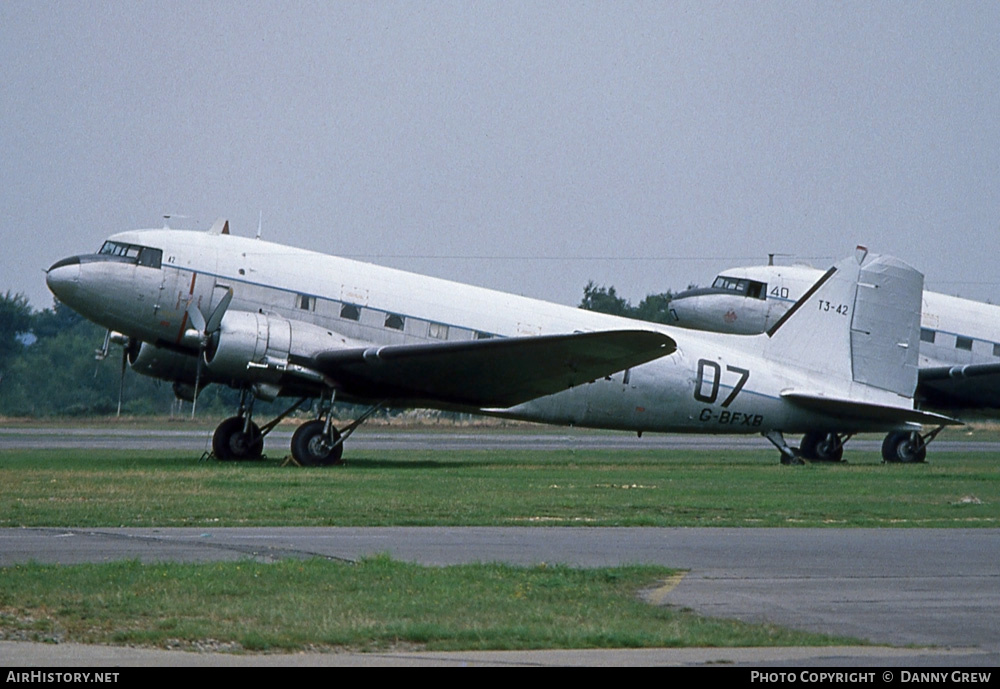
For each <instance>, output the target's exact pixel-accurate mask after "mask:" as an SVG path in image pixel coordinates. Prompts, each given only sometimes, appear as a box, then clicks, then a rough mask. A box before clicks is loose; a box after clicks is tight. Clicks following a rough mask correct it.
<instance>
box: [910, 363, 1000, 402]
mask: <svg viewBox="0 0 1000 689" xmlns="http://www.w3.org/2000/svg"><path fill="white" fill-rule="evenodd" d="M918 376H919V377H918V385H917V395H918V396H919V397H921V398H922V399H924V400H926V401H927V403H928V404H930V405H931V406H934V407H943V408H955V407H958V408H982V407H993V408H1000V364H967V365H965V366H935V367H931V368H921V369H920V371H919V374H918Z"/></svg>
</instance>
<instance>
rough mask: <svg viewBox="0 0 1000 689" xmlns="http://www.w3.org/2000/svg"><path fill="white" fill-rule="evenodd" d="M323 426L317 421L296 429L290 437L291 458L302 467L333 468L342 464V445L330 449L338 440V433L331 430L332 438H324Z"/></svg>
mask: <svg viewBox="0 0 1000 689" xmlns="http://www.w3.org/2000/svg"><path fill="white" fill-rule="evenodd" d="M325 426H326V424H325V423H324V422H323V421H319V420H317V421H309V422H308V423H304V424H302V425H301V426H299V427H298V429H297V430H296V431H295V433H294V434H293V435H292V456H293V457H295V461H297V462H298V463H299V464H301V465H303V466H333V465H335V464H343V463H344V460H343V459H342V455H343V454H344V446H343V444H340V445H337V446H336V447H333V448H331V447H330V446H331V445H332V444H333V443H335V442H337V441H338V440H340V433H338V432H337V429H336V428H333V429H331V430H332V432H333V437H332V438H325V437H324V434H323V430H324V428H325Z"/></svg>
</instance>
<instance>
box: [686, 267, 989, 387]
mask: <svg viewBox="0 0 1000 689" xmlns="http://www.w3.org/2000/svg"><path fill="white" fill-rule="evenodd" d="M822 274H823V271H821V270H817V269H815V268H811V267H806V266H748V267H742V268H732V269H729V270H726V271H723V272H722V273H720V274H719V275H718V276H717V277H716V278H715V280H714V281H713V284H712V286H711V287H707V288H699V289H692V290H688V291H686V292H682V293H680V294H677V295H675V297H674V299H673V301H672V302H671V311H672V315H673V318H674V324H675V325H676V326H678V327H683V328H692V329H697V330H704V331H710V332H719V333H738V334H756V333H761V332H764V331H766V330H767V328H769V327H770V326H771V325H773V324H774V323H775V322H776V321H777V320H778V319H780V318H781V317H782V316H783V315H784V314H785V312H786V311H787V310H788V309H789V308H790V307H791V305H792V304H794V303H795V301H796V300H798V299H799V297H801V296H802V295H803V294H804V293H805V292H806V290H808V289H809V288H810V287H811V286H812V285H813V283H815V281H816V280H817V279H818V278H819V276H821V275H822ZM920 321H921V329H920V358H919V365H920V367H921V368H922V369H931V368H938V367H947V366H958V367H962V366H967V365H970V364H996V363H1000V306H995V305H993V304H987V303H983V302H977V301H973V300H970V299H962V298H959V297H953V296H949V295H946V294H940V293H938V292H932V291H929V290H928V291H924V293H923V303H922V308H921V319H920ZM929 392H930V390H929ZM970 395H971V393H970ZM935 401H936V402H938V403H939V404H944V405H945V406H948V405H950V404H954V405H956V406H960V407H963V406H964V407H977V406H996V403H997V396H996V395H989V394H984V393H983V391H982V390H976V391H975V394H974V396H970V399H969V400H963V399H961V398H951V399H948V400H944V399H935Z"/></svg>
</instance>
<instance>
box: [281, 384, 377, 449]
mask: <svg viewBox="0 0 1000 689" xmlns="http://www.w3.org/2000/svg"><path fill="white" fill-rule="evenodd" d="M333 398H334V393H332V392H331V394H330V399H329V400H323V401H322V403H321V404H320V411H319V418H317V419H315V420H313V421H309V422H307V423H304V424H302V425H301V426H299V428H298V430H296V431H295V433H294V434H293V435H292V457H294V458H295V461H296V462H298V463H299V464H301V465H303V466H333V465H337V464H343V462H344V460H343V458H342V455H343V454H344V441H345V440H347V439H348V438H349V437H350V436H351V434H352V433H354V431H356V430H357V429H358V427H359V426H360V425H361V424H363V423H364V422H365V421H366V420H367V419H368V417H370V416H371V415H372V414H374V413H375V412H376V411H378V410H379V409H381V408H382V407H383V405H385V400H383V401H382V402H379V403H378V404H376V405H373V406H371V407H369V408H368V409H367V410H366V411H365V413H364V414H362V415H361V416H359V417H358V418H357V420H355V421H354V422H353V423H351V424H350V425H349V426H346V427H345V428H344V429H343V430H337V429H336V428H334V426H333V414H332V413H331V410H332V408H333ZM324 417H325V418H324Z"/></svg>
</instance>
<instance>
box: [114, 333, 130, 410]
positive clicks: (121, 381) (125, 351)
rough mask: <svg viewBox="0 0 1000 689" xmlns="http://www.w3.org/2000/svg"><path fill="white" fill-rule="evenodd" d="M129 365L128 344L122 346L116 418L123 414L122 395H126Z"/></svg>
mask: <svg viewBox="0 0 1000 689" xmlns="http://www.w3.org/2000/svg"><path fill="white" fill-rule="evenodd" d="M126 366H128V345H126V346H123V347H122V367H121V370H120V371H119V372H118V413H117V414H116V418H119V419H120V418H121V416H122V397H123V396H124V395H125V367H126Z"/></svg>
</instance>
